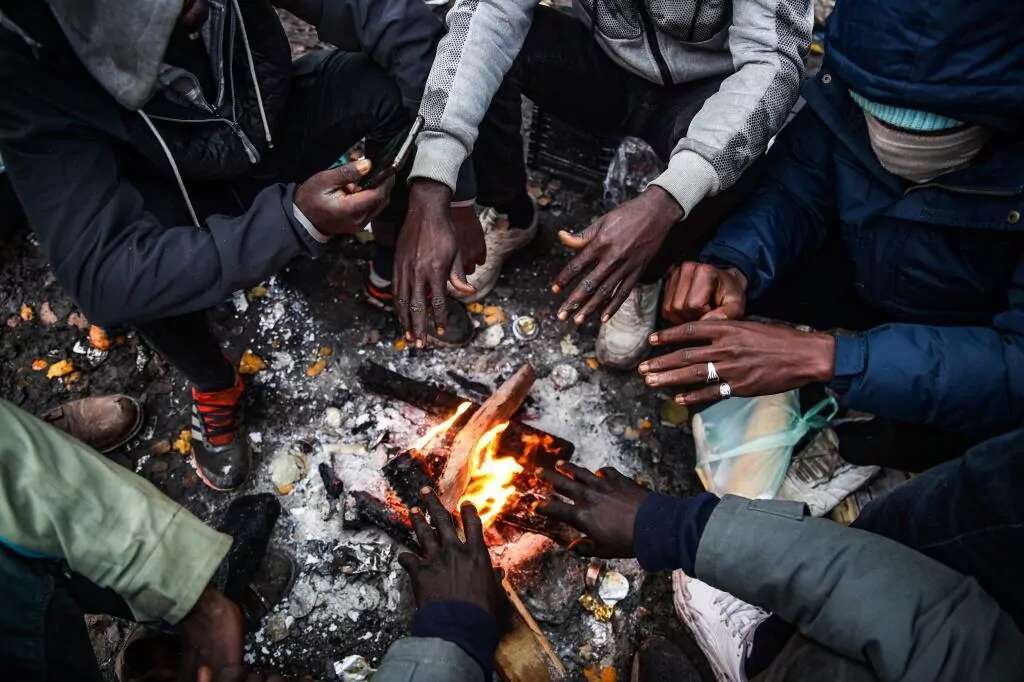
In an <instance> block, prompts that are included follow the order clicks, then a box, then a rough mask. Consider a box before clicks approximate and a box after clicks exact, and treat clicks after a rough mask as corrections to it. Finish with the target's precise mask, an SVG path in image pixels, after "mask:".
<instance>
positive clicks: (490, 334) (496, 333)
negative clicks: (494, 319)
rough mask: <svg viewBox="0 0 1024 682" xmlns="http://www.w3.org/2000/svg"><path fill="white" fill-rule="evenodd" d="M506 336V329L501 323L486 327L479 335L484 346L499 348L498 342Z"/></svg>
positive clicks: (479, 339)
mask: <svg viewBox="0 0 1024 682" xmlns="http://www.w3.org/2000/svg"><path fill="white" fill-rule="evenodd" d="M504 338H505V329H504V328H503V326H502V325H500V324H495V325H491V326H490V327H487V328H485V329H484V330H483V331H482V332H480V335H479V336H478V337H477V339H478V341H479V343H480V345H481V346H483V347H484V348H497V346H498V344H500V343H501V342H502V340H504Z"/></svg>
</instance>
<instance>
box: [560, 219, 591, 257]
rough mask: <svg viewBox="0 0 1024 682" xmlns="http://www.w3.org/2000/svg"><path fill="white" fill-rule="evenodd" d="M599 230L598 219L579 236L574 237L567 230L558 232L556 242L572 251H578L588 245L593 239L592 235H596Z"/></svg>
mask: <svg viewBox="0 0 1024 682" xmlns="http://www.w3.org/2000/svg"><path fill="white" fill-rule="evenodd" d="M600 229H601V220H600V219H598V220H595V221H594V222H592V223H591V224H590V225H589V226H587V229H585V230H583V232H582V233H580V234H579V235H575V234H573V233H572V232H569V231H568V230H559V231H558V241H560V242H562V245H563V246H567V247H569V248H570V249H572V250H573V251H579V250H580V249H582V248H584V247H586V246H587V244H589V243H590V240H591V239H593V238H594V235H596V234H597V232H598V230H600Z"/></svg>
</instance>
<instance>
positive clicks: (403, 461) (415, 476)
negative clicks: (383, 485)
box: [381, 450, 434, 507]
mask: <svg viewBox="0 0 1024 682" xmlns="http://www.w3.org/2000/svg"><path fill="white" fill-rule="evenodd" d="M381 473H383V474H384V478H385V480H387V482H388V485H390V486H391V489H392V490H394V491H395V494H396V495H398V499H400V500H401V501H402V504H404V505H405V506H406V507H417V506H420V505H422V504H423V502H422V499H421V497H420V490H421V489H423V488H424V487H433V486H434V482H433V481H432V480H431V479H430V476H428V475H427V472H426V471H425V470H424V469H423V465H422V464H421V463H420V462H419V461H418V460H417V459H416V458H415V457H413V456H412V451H411V450H403V451H402V452H400V453H398V454H397V455H395V456H394V457H393V458H391V460H389V461H388V463H387V464H385V465H384V466H383V467H381Z"/></svg>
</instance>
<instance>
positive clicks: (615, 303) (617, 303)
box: [601, 270, 640, 322]
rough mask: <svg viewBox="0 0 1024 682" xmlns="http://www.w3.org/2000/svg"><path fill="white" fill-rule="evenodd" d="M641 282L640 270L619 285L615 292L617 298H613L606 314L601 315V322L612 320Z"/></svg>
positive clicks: (605, 310) (606, 309)
mask: <svg viewBox="0 0 1024 682" xmlns="http://www.w3.org/2000/svg"><path fill="white" fill-rule="evenodd" d="M639 280H640V270H636V271H635V272H633V273H632V274H631V275H629V276H628V277H626V279H625V281H623V282H622V283H621V284H620V285H619V289H618V291H616V292H615V296H614V297H613V298H612V300H611V303H609V304H608V306H607V307H606V308H605V309H604V312H603V313H601V322H607V321H608V320H610V319H612V315H614V314H615V313H617V312H618V311H619V308H621V307H622V304H623V303H625V301H626V298H627V297H628V296H629V294H630V292H632V291H633V288H634V287H636V283H637V282H638V281H639Z"/></svg>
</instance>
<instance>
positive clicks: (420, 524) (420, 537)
mask: <svg viewBox="0 0 1024 682" xmlns="http://www.w3.org/2000/svg"><path fill="white" fill-rule="evenodd" d="M409 517H410V518H411V519H412V530H413V532H414V533H416V541H417V542H418V543H419V545H420V549H421V550H422V551H423V555H424V556H428V557H429V556H433V555H434V554H436V553H437V550H438V543H437V533H435V532H434V529H433V528H431V527H430V524H429V523H427V520H426V519H425V518H423V510H422V509H420V508H419V507H413V508H412V509H410V510H409Z"/></svg>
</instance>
